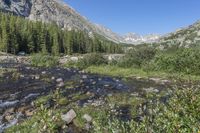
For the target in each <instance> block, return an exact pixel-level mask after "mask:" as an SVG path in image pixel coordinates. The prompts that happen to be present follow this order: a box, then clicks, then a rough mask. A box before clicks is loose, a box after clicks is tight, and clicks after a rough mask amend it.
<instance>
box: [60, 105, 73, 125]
mask: <svg viewBox="0 0 200 133" xmlns="http://www.w3.org/2000/svg"><path fill="white" fill-rule="evenodd" d="M75 118H76V112H75V111H74V110H73V109H71V110H70V111H69V112H67V113H66V114H64V115H61V119H62V120H63V121H65V122H66V123H67V124H69V123H71V122H72V121H73V120H74V119H75Z"/></svg>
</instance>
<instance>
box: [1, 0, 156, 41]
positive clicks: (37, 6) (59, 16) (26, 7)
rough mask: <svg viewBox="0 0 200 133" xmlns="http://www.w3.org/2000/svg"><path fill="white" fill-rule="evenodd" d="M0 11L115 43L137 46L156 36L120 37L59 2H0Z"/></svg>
mask: <svg viewBox="0 0 200 133" xmlns="http://www.w3.org/2000/svg"><path fill="white" fill-rule="evenodd" d="M0 10H1V11H3V12H12V13H13V14H15V15H19V16H22V17H25V18H27V19H30V20H34V21H43V22H46V23H56V24H57V25H59V26H60V27H61V28H64V29H67V30H72V29H75V30H82V31H85V32H87V33H88V34H89V35H90V36H92V35H94V34H99V35H101V36H103V37H105V38H107V39H109V40H111V41H114V42H117V43H130V44H138V43H144V42H154V41H156V40H157V38H158V36H157V35H156V36H155V35H148V36H144V37H143V36H139V35H138V36H135V35H133V34H127V35H125V36H121V35H119V34H117V33H114V32H113V31H112V30H110V29H108V28H106V27H105V26H102V25H99V24H94V23H91V22H90V21H89V20H88V19H87V18H86V17H83V16H81V15H80V14H79V13H78V12H76V11H75V10H74V9H73V8H71V7H70V6H69V5H67V4H66V3H64V2H62V1H61V0H0Z"/></svg>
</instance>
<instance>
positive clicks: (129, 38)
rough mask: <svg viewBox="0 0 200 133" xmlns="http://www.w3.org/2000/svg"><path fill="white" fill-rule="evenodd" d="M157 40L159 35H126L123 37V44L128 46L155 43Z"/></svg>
mask: <svg viewBox="0 0 200 133" xmlns="http://www.w3.org/2000/svg"><path fill="white" fill-rule="evenodd" d="M159 38H160V35H156V34H150V35H145V36H141V35H138V34H136V33H128V34H126V35H124V36H123V39H124V42H125V43H130V44H141V43H153V42H157V41H158V40H159Z"/></svg>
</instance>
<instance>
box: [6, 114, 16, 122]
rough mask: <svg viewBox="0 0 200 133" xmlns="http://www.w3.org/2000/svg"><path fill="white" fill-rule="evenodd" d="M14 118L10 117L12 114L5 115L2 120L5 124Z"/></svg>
mask: <svg viewBox="0 0 200 133" xmlns="http://www.w3.org/2000/svg"><path fill="white" fill-rule="evenodd" d="M14 118H15V117H14V115H12V114H7V115H6V116H5V117H4V119H5V120H6V121H7V122H10V121H12V120H13V119H14Z"/></svg>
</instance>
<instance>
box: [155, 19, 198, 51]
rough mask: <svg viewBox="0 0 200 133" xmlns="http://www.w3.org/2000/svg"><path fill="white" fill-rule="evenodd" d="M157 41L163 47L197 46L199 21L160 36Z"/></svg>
mask: <svg viewBox="0 0 200 133" xmlns="http://www.w3.org/2000/svg"><path fill="white" fill-rule="evenodd" d="M158 43H159V44H161V45H162V46H164V47H174V46H175V47H185V48H187V47H194V46H198V45H199V44H200V21H197V22H196V23H194V24H192V25H190V26H188V27H185V28H181V29H178V30H176V31H175V32H172V33H169V34H167V35H165V36H163V37H161V38H160V40H159V42H158Z"/></svg>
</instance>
